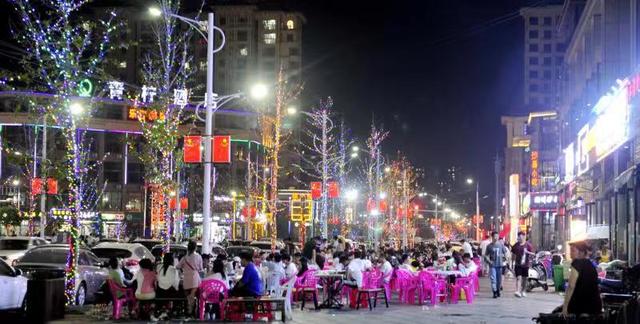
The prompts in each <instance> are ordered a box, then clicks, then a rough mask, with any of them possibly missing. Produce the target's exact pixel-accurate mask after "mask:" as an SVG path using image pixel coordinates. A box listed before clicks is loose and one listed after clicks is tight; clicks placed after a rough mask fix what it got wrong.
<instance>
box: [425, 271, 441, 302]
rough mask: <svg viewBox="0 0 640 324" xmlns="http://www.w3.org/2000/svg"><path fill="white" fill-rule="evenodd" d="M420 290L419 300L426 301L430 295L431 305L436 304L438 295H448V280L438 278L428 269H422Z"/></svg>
mask: <svg viewBox="0 0 640 324" xmlns="http://www.w3.org/2000/svg"><path fill="white" fill-rule="evenodd" d="M418 281H419V285H420V287H419V290H418V293H419V295H418V302H419V303H420V304H422V303H424V301H425V300H426V299H427V296H428V297H429V299H430V301H431V305H436V303H437V302H438V297H445V298H446V296H447V281H446V280H444V279H441V278H436V277H435V276H434V275H433V274H432V273H430V272H428V271H421V272H420V274H419V275H418Z"/></svg>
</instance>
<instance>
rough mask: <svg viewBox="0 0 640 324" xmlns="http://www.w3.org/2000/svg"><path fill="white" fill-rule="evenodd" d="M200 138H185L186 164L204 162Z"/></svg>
mask: <svg viewBox="0 0 640 324" xmlns="http://www.w3.org/2000/svg"><path fill="white" fill-rule="evenodd" d="M200 141H201V140H200V136H185V137H184V163H200V162H202V154H201V152H200Z"/></svg>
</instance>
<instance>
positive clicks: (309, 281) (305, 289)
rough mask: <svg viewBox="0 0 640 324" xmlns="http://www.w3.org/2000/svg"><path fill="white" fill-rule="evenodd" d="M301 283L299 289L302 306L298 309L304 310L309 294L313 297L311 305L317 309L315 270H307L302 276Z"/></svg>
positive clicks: (316, 278)
mask: <svg viewBox="0 0 640 324" xmlns="http://www.w3.org/2000/svg"><path fill="white" fill-rule="evenodd" d="M302 278H303V279H302V282H301V287H300V293H301V298H302V305H301V306H300V309H304V305H305V301H306V297H307V295H309V294H311V297H313V305H314V306H315V308H316V309H318V281H319V279H318V277H316V273H315V270H308V271H307V272H305V273H304V275H303V276H302Z"/></svg>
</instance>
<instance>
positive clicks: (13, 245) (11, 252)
mask: <svg viewBox="0 0 640 324" xmlns="http://www.w3.org/2000/svg"><path fill="white" fill-rule="evenodd" d="M45 244H49V242H47V241H45V240H44V239H42V238H39V237H31V236H10V237H2V238H0V259H4V260H5V261H7V263H8V264H10V265H11V264H13V261H15V260H16V259H18V258H20V257H21V256H23V255H24V254H25V252H27V250H29V249H32V248H34V247H36V246H40V245H45Z"/></svg>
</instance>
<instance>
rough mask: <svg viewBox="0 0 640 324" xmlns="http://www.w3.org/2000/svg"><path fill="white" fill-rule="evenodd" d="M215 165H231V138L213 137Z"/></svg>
mask: <svg viewBox="0 0 640 324" xmlns="http://www.w3.org/2000/svg"><path fill="white" fill-rule="evenodd" d="M213 163H231V136H214V137H213Z"/></svg>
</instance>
